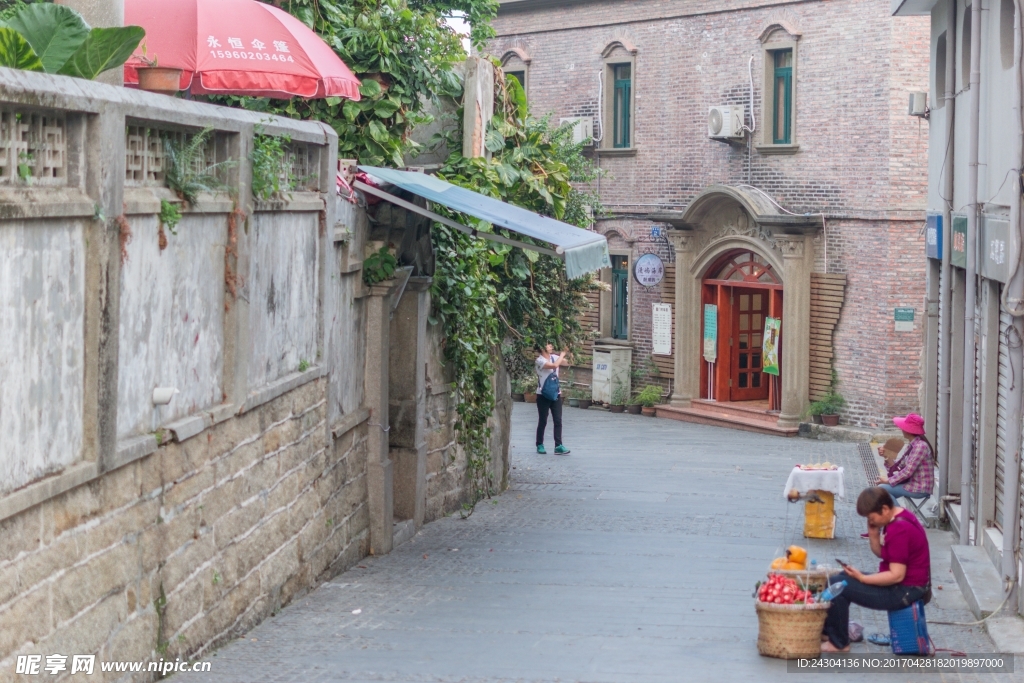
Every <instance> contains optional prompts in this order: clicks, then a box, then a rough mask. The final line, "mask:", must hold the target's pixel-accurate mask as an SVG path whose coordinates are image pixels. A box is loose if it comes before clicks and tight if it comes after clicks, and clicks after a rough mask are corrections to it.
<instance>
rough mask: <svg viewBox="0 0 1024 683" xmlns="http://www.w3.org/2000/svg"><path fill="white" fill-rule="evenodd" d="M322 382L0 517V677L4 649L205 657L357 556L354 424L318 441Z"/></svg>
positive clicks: (8, 663)
mask: <svg viewBox="0 0 1024 683" xmlns="http://www.w3.org/2000/svg"><path fill="white" fill-rule="evenodd" d="M325 384H326V380H323V379H320V380H317V381H315V382H311V383H309V384H306V385H305V386H303V387H301V388H299V389H296V390H294V391H292V392H289V393H287V394H284V395H282V396H281V397H279V398H277V399H274V400H273V401H270V402H268V403H266V404H264V405H262V406H260V407H259V408H256V409H254V410H252V411H249V412H248V413H246V414H244V415H242V416H239V417H237V418H233V419H231V420H228V421H225V422H223V423H221V424H219V425H216V426H215V427H213V428H211V429H209V430H207V431H206V432H205V433H203V434H202V435H200V436H199V437H197V438H194V439H190V440H188V441H186V442H184V443H176V442H172V443H167V444H164V445H162V446H161V447H160V448H159V449H158V450H157V451H156V452H155V453H152V454H150V455H148V456H146V457H145V458H142V459H140V460H137V461H135V462H132V463H130V464H129V465H126V466H124V467H121V468H118V469H115V470H112V471H110V472H108V473H107V474H105V475H104V476H103V477H100V478H97V479H95V480H93V481H91V482H89V483H88V484H85V485H83V486H79V487H77V488H74V489H72V490H70V491H68V492H66V493H64V494H62V495H60V496H56V497H54V498H51V499H49V500H47V501H46V502H44V503H42V504H41V505H38V506H36V507H34V508H32V509H30V510H28V511H26V512H25V513H22V514H20V515H16V516H14V517H11V518H8V519H6V520H4V521H2V522H0V539H2V541H0V624H2V628H0V634H2V635H0V680H7V679H6V678H5V676H7V675H10V674H11V673H12V672H13V671H14V665H13V661H12V658H13V657H14V655H16V654H26V653H28V654H31V653H39V654H43V655H48V654H53V653H64V654H72V653H77V654H86V653H95V654H97V655H98V659H99V660H100V661H112V660H131V661H143V660H147V659H152V658H160V657H164V658H169V659H174V658H175V657H186V656H188V657H197V656H202V655H204V654H208V653H209V651H210V650H211V649H212V648H214V647H216V646H217V645H218V644H220V643H223V642H224V641H225V640H227V639H230V638H232V637H235V636H237V635H239V634H241V633H243V632H245V631H246V630H248V629H249V628H251V627H252V626H254V625H255V624H256V623H258V622H259V621H260V620H262V619H263V618H265V617H267V616H269V615H270V614H272V613H274V612H275V611H276V610H278V609H280V608H281V606H282V605H285V604H287V603H288V602H290V601H291V600H292V599H293V598H294V597H295V596H296V595H297V594H300V593H302V592H303V591H305V590H307V589H308V588H310V587H311V586H314V585H316V583H317V582H318V581H320V580H323V579H325V578H328V577H330V576H332V575H333V574H334V573H336V572H337V571H339V570H341V569H344V568H346V567H348V566H349V565H351V564H352V563H354V562H355V561H357V560H358V559H360V558H361V557H363V556H365V555H366V552H367V550H368V541H367V525H368V517H367V510H366V503H365V499H366V482H365V458H366V453H365V438H366V437H365V429H366V428H365V426H363V427H360V428H358V429H355V430H351V431H349V432H348V433H347V434H346V435H345V436H344V437H343V438H341V439H339V440H336V441H332V442H331V443H329V444H328V443H325V441H324V438H323V434H324V427H325V424H326V402H325V398H324V392H325V388H326V387H325ZM12 680H13V679H12Z"/></svg>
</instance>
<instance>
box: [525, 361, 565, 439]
mask: <svg viewBox="0 0 1024 683" xmlns="http://www.w3.org/2000/svg"><path fill="white" fill-rule="evenodd" d="M533 350H534V351H535V352H536V353H537V360H536V362H535V364H534V365H535V367H536V369H537V417H538V419H537V452H538V453H540V454H541V455H546V454H547V450H545V448H544V432H545V430H546V429H547V426H548V411H550V412H551V418H552V421H553V422H554V423H555V454H556V455H569V449H568V448H566V447H565V446H564V445H562V390H561V388H560V387H559V384H558V368H560V367H563V366H565V365H568V364H569V354H568V353H567V352H565V351H562V353H560V354H555V353H554V350H555V349H554V347H553V346H552V345H551V344H545V345H544V348H541V346H540V345H539V344H538V345H537V346H534V347H533ZM545 385H547V386H546V387H545Z"/></svg>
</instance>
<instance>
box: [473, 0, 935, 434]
mask: <svg viewBox="0 0 1024 683" xmlns="http://www.w3.org/2000/svg"><path fill="white" fill-rule="evenodd" d="M517 4H518V3H506V4H504V5H503V6H502V9H501V11H500V13H499V16H498V19H497V20H496V22H495V27H496V29H497V33H498V36H497V37H496V38H495V39H493V40H492V41H491V43H490V44H489V46H488V51H489V52H490V53H491V54H494V55H496V56H498V57H501V56H503V55H506V54H509V53H510V52H512V51H513V50H515V51H517V54H518V55H525V56H526V58H527V59H528V60H529V67H528V68H529V75H528V82H529V92H528V97H529V100H530V104H531V107H532V109H533V111H534V112H535V113H547V112H552V113H553V118H554V119H555V120H557V119H558V118H561V117H569V116H596V115H598V113H599V107H598V101H599V92H600V91H599V87H600V86H599V74H601V73H602V70H603V69H604V60H603V57H602V53H603V52H605V51H606V50H607V51H611V54H622V55H624V57H623V58H624V59H625V57H626V56H632V58H633V59H634V60H635V74H634V81H633V88H634V93H635V98H636V99H635V112H634V114H635V115H634V126H635V135H634V139H635V142H634V144H635V147H636V149H635V151H629V152H622V151H620V150H609V149H601V150H600V151H599V152H597V153H594V159H595V162H596V163H597V164H598V165H599V166H600V167H601V168H602V169H603V170H604V171H606V173H607V175H606V176H605V177H604V178H602V179H601V180H600V182H599V183H597V184H596V186H597V189H598V191H599V193H600V195H601V199H602V202H603V203H604V204H605V206H606V207H607V208H608V209H609V211H610V212H611V213H612V218H613V219H614V220H604V221H600V222H599V226H601V229H602V230H604V229H613V228H614V226H615V225H616V224H620V225H624V226H626V227H627V228H628V230H629V231H630V232H632V233H636V234H637V235H643V234H644V232H645V230H644V229H637V228H635V227H633V224H634V223H638V222H645V223H646V224H647V226H648V227H647V228H646V231H647V233H648V234H649V230H650V226H655V225H663V224H659V223H658V222H657V221H656V220H652V219H647V220H646V221H645V220H644V215H645V214H649V213H655V212H664V211H676V212H681V211H684V210H685V209H686V208H687V206H689V204H690V203H691V202H692V201H693V200H694V198H695V197H696V196H697V195H698V194H699V193H701V192H702V191H703V190H705V189H706V188H708V187H709V186H712V185H716V184H722V185H731V186H739V185H748V184H749V185H753V186H755V187H756V188H758V189H760V190H763V191H764V192H766V193H768V194H769V195H770V196H771V197H772V198H773V199H774V200H775V201H777V202H778V203H779V204H781V205H782V206H783V207H785V209H786V210H789V211H792V212H794V213H797V214H804V213H815V214H816V213H824V214H825V216H826V224H827V240H822V239H821V237H822V236H821V234H820V231H819V234H818V235H817V236H816V238H815V246H816V254H815V257H816V258H815V260H816V265H815V269H816V270H817V271H819V272H820V271H821V270H822V269H825V268H827V271H828V272H837V273H840V272H841V273H848V274H850V276H851V279H850V284H849V288H848V290H847V296H848V297H850V300H851V301H852V302H854V305H850V306H847V307H845V308H844V309H843V313H842V315H843V322H842V323H841V324H840V329H839V330H837V338H836V367H837V369H838V372H839V375H840V379H841V380H842V382H843V392H844V394H845V395H846V397H847V398H848V399H850V401H851V406H850V410H849V411H848V413H847V414H846V415H845V416H844V419H845V420H846V421H848V422H852V423H856V424H863V425H871V424H881V423H883V422H884V421H885V420H886V419H887V417H888V416H890V415H891V414H892V413H891V412H890V411H893V410H896V411H903V410H908V409H913V408H915V407H916V406H917V403H918V386H919V385H920V382H921V379H920V375H919V370H918V367H919V360H918V359H919V356H920V348H921V338H920V334H912V333H899V334H897V333H895V332H894V329H893V320H892V318H893V310H892V309H893V308H894V307H895V306H910V307H915V308H916V309H917V311H918V318H919V319H920V318H923V317H924V309H925V302H924V298H925V292H924V278H923V277H920V271H921V269H922V268H923V264H924V253H923V243H922V242H921V237H920V235H921V231H922V226H923V220H924V208H925V197H926V189H927V187H926V184H927V173H926V169H927V150H928V134H929V131H928V122H927V121H925V120H922V119H919V118H914V117H909V116H907V115H906V93H907V92H908V91H910V90H927V89H928V82H929V81H928V63H929V48H928V41H929V25H928V19H927V17H913V18H900V19H898V20H894V19H893V18H892V17H891V16H890V3H889V1H888V0H842V1H841V2H835V1H828V2H826V1H824V0H820V1H810V2H800V3H793V2H784V1H782V0H768V1H765V0H710V1H709V2H700V3H695V2H690V1H688V0H630V1H626V0H603V1H590V2H587V1H581V2H574V3H549V4H547V5H541V4H538V3H523V5H524V6H525V7H524V8H523V9H517ZM773 31H775V32H776V33H777V34H778V35H785V36H789V37H790V38H795V41H794V42H795V44H796V55H797V65H796V77H795V82H796V86H795V107H796V109H795V111H796V114H795V140H794V142H795V143H796V144H797V145H798V149H791V150H787V151H789V152H791V153H779V151H780V150H771V149H766V148H764V146H763V144H762V143H763V141H764V139H763V135H764V131H765V121H764V118H765V116H764V113H765V112H764V110H763V106H762V102H763V99H762V98H763V81H764V69H765V66H764V59H765V58H764V54H765V53H764V52H763V45H762V42H761V39H762V37H764V36H766V35H768V36H771V35H772V32H773ZM751 57H753V64H752V66H749V67H748V65H749V63H750V59H751ZM748 68H749V69H750V71H752V73H753V89H754V93H753V112H754V114H755V115H756V124H757V132H755V133H754V134H753V136H752V137H751V140H750V142H751V143H752V144H749V145H748V142H747V141H742V142H740V143H735V144H725V143H723V142H721V141H717V140H711V139H709V138H708V136H707V117H708V111H709V107H711V106H717V105H731V106H738V105H741V106H743V107H744V108H745V110H746V111H747V112H748V113H749V111H750V109H751V107H750V100H751V94H750V88H751V82H750V75H749V73H750V72H749V71H748ZM604 95H605V97H606V98H607V96H608V93H607V92H605V93H604ZM748 124H749V119H748ZM597 134H598V135H600V128H598V132H597ZM748 137H750V136H748ZM635 246H636V247H638V246H639V245H635ZM826 246H827V251H828V254H827V256H828V258H827V262H826V258H825V248H826ZM639 253H641V250H640V249H638V248H634V258H635V257H636V256H637V255H639ZM670 260H671V259H670ZM906 268H909V271H906V272H904V271H902V270H900V269H906ZM855 274H856V275H855ZM631 284H635V282H634V283H631ZM634 300H635V303H636V305H635V306H632V310H631V313H633V315H632V333H633V340H634V344H635V345H636V353H635V354H634V358H635V359H637V361H638V362H643V360H644V359H645V357H646V354H647V350H646V348H645V346H646V345H647V344H649V341H650V340H649V327H650V311H649V304H650V301H649V300H647V298H646V295H645V294H644V295H641V294H640V293H639V292H637V296H635V297H634ZM858 301H870V302H872V305H870V306H862V305H857V304H856V302H858ZM896 301H899V302H900V303H894V302H896ZM631 303H633V302H631ZM637 306H642V308H641V309H640V310H637ZM865 337H869V338H870V342H867V341H866V340H865V341H864V342H861V341H858V340H859V339H861V338H865ZM861 349H862V350H861ZM879 349H883V351H881V352H879ZM869 351H870V352H873V354H874V355H875V356H877V355H878V354H879V353H881V355H884V356H885V357H886V358H887V359H892V360H891V362H890V361H889V360H887V361H886V363H885V364H884V365H883V364H878V363H874V362H865V361H866V356H871V353H869ZM694 362H697V361H696V360H695V361H694ZM890 371H895V372H896V374H898V376H899V377H900V380H899V381H895V380H890V379H889V378H888V376H887V375H888V373H890Z"/></svg>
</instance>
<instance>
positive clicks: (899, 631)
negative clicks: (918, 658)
mask: <svg viewBox="0 0 1024 683" xmlns="http://www.w3.org/2000/svg"><path fill="white" fill-rule="evenodd" d="M889 637H890V639H891V641H892V651H893V653H894V654H897V655H930V654H932V641H931V638H929V637H928V624H927V622H926V621H925V618H924V603H923V602H922V601H920V600H918V601H917V602H915V603H914V604H912V605H911V606H910V607H906V608H904V609H900V610H893V611H892V612H889Z"/></svg>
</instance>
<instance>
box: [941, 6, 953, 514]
mask: <svg viewBox="0 0 1024 683" xmlns="http://www.w3.org/2000/svg"><path fill="white" fill-rule="evenodd" d="M946 8H947V18H946V78H945V81H946V84H945V91H944V92H943V93H942V98H943V101H944V102H945V110H946V126H945V128H946V156H945V158H944V159H943V160H942V181H943V182H942V189H941V190H940V191H941V192H942V230H943V233H944V238H943V240H942V275H941V277H940V279H939V282H940V284H941V287H940V289H939V328H940V329H941V331H942V333H941V334H940V335H939V414H938V422H939V424H938V425H936V426H937V427H938V435H939V438H938V441H937V443H936V446H937V447H938V449H939V452H938V458H939V498H940V499H941V498H942V497H943V496H945V495H947V494H948V493H949V426H950V425H949V392H950V367H951V365H952V363H951V359H950V357H949V353H950V346H951V343H950V342H951V340H952V335H951V334H950V325H951V323H952V320H951V318H952V314H953V311H952V298H953V297H952V291H953V266H952V264H951V262H950V255H951V250H952V244H951V242H952V240H951V239H950V237H949V236H950V235H951V234H952V230H951V227H952V225H953V191H954V187H955V186H954V184H953V147H954V145H953V136H954V135H955V134H956V97H954V96H953V93H955V92H956V0H947V2H946Z"/></svg>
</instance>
